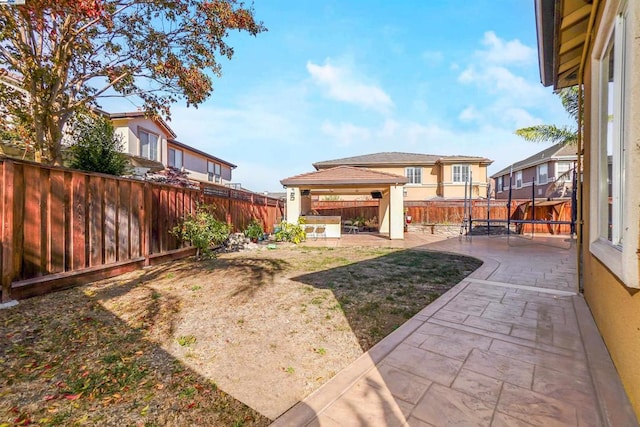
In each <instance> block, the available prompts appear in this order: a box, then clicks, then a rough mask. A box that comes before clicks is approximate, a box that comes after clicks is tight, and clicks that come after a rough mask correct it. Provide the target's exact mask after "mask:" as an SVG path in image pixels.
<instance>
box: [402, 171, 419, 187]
mask: <svg viewBox="0 0 640 427" xmlns="http://www.w3.org/2000/svg"><path fill="white" fill-rule="evenodd" d="M404 176H406V177H407V179H408V180H409V182H408V183H407V185H420V184H422V168H421V167H415V166H410V167H406V168H404Z"/></svg>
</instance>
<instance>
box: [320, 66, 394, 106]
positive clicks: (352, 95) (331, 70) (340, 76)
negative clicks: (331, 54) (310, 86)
mask: <svg viewBox="0 0 640 427" xmlns="http://www.w3.org/2000/svg"><path fill="white" fill-rule="evenodd" d="M307 71H308V72H309V74H310V75H311V79H312V81H313V82H314V83H315V84H317V85H318V86H320V87H323V88H324V89H326V90H327V93H326V96H327V97H329V98H331V99H335V100H338V101H343V102H347V103H350V104H355V105H358V106H360V107H362V108H365V109H368V110H373V111H377V112H379V113H385V114H386V113H389V112H390V111H391V109H392V108H393V107H394V105H393V101H392V100H391V97H390V96H389V95H388V94H387V93H385V91H384V90H382V89H381V88H380V87H379V86H377V85H375V84H367V83H364V82H362V81H360V80H361V79H359V78H358V77H356V76H354V73H353V71H352V70H351V69H350V68H349V67H347V66H342V67H341V66H335V65H332V64H331V63H330V61H329V60H326V61H325V64H324V65H316V64H314V63H313V62H311V61H309V62H307Z"/></svg>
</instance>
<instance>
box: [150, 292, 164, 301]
mask: <svg viewBox="0 0 640 427" xmlns="http://www.w3.org/2000/svg"><path fill="white" fill-rule="evenodd" d="M161 296H162V295H160V292H157V291H153V292H151V299H152V300H158V299H160V297H161Z"/></svg>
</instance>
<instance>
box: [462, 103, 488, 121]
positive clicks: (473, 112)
mask: <svg viewBox="0 0 640 427" xmlns="http://www.w3.org/2000/svg"><path fill="white" fill-rule="evenodd" d="M481 118H482V114H481V113H480V112H479V111H478V110H477V109H476V107H474V106H473V105H470V106H468V107H467V108H465V109H464V110H462V111H461V112H460V114H459V115H458V119H460V120H461V121H463V122H472V121H476V120H478V119H481Z"/></svg>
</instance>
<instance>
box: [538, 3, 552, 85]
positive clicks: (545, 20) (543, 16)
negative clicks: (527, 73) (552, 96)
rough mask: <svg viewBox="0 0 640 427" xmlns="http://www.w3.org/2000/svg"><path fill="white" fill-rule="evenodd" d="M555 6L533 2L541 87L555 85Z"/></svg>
mask: <svg viewBox="0 0 640 427" xmlns="http://www.w3.org/2000/svg"><path fill="white" fill-rule="evenodd" d="M556 7H557V4H556V2H555V1H554V0H535V15H536V33H537V38H538V64H539V68H540V82H541V83H542V85H543V86H551V85H553V86H554V87H555V86H556V85H557V77H556V73H555V68H556V67H555V57H556V49H555V41H554V40H555V31H556V16H557V10H556Z"/></svg>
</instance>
